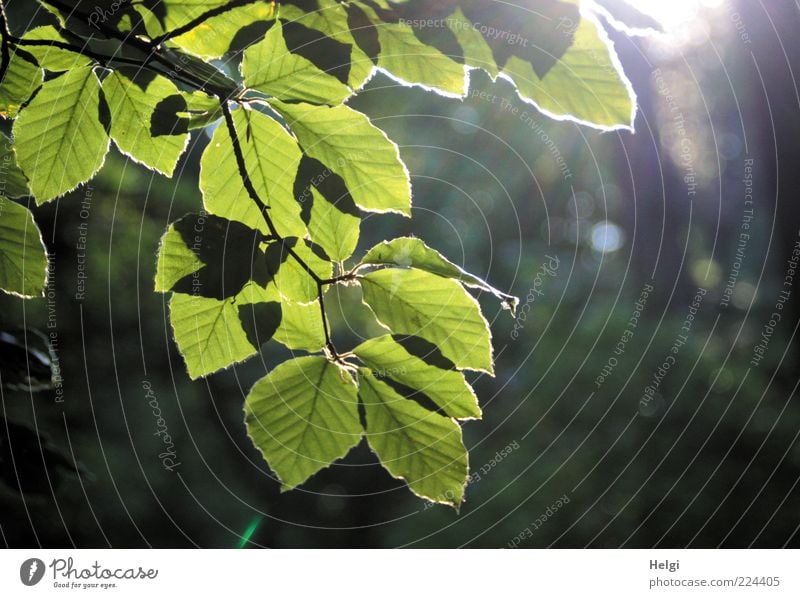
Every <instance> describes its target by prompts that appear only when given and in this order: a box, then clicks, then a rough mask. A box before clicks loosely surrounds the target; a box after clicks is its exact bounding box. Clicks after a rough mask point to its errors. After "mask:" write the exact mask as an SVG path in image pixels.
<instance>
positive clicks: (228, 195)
mask: <svg viewBox="0 0 800 598" xmlns="http://www.w3.org/2000/svg"><path fill="white" fill-rule="evenodd" d="M233 120H234V123H235V127H236V132H237V136H238V138H239V140H240V142H241V144H242V151H243V153H244V158H245V164H246V166H247V173H248V175H249V177H250V181H251V182H252V183H253V186H254V187H255V189H256V191H257V192H258V194H259V196H260V197H261V198H262V199H263V200H264V202H265V203H266V204H267V205H268V206H269V207H270V210H269V215H270V217H271V218H272V221H273V222H274V224H275V228H276V229H277V231H278V234H280V235H281V236H282V237H299V238H303V237H305V235H306V227H305V225H304V224H303V221H302V219H301V217H300V204H299V203H298V202H297V200H296V199H295V197H294V180H295V177H296V176H297V168H298V166H299V164H300V158H301V153H300V148H299V147H298V146H297V142H296V141H295V140H294V139H292V137H291V136H290V135H289V134H288V133H287V132H286V130H285V129H284V128H283V127H281V126H280V125H279V124H278V123H277V122H276V121H274V120H273V119H271V118H269V117H268V116H265V115H264V114H261V113H260V112H255V111H253V110H247V109H239V110H236V111H234V112H233ZM200 189H201V190H202V192H203V203H204V205H205V207H206V209H207V210H208V211H209V212H211V213H212V214H217V215H218V216H222V217H224V218H227V219H229V220H238V221H239V222H242V223H244V224H246V225H247V226H249V227H251V228H256V229H258V230H261V231H262V232H264V233H267V232H269V231H268V230H267V227H266V224H265V223H264V218H263V217H262V215H261V213H260V211H259V209H258V207H257V206H256V205H255V203H254V202H253V201H252V199H251V198H250V197H249V195H248V194H247V191H246V190H245V187H244V183H243V182H242V177H241V175H240V173H239V169H238V167H237V164H236V159H235V156H234V153H233V143H232V141H231V137H230V135H229V133H228V128H227V127H226V126H224V124H223V125H221V126H219V127H218V128H217V130H216V131H215V132H214V136H213V138H212V139H211V143H209V145H208V147H207V148H206V150H205V152H203V157H202V158H201V160H200Z"/></svg>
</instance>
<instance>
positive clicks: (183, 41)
mask: <svg viewBox="0 0 800 598" xmlns="http://www.w3.org/2000/svg"><path fill="white" fill-rule="evenodd" d="M274 17H275V6H274V4H271V3H267V2H253V3H252V4H248V5H246V6H239V7H235V8H231V9H230V10H227V11H225V12H223V13H221V14H219V15H216V16H213V17H211V18H209V19H206V20H204V21H203V22H202V23H200V24H198V25H197V26H196V27H194V28H193V29H192V30H191V31H188V32H187V33H184V34H183V35H180V36H177V37H174V38H172V40H171V41H172V42H173V43H175V44H176V45H178V46H180V47H181V48H182V49H184V50H186V51H187V52H191V53H192V54H195V55H196V56H199V57H200V58H204V59H206V60H212V59H215V58H219V57H220V56H222V55H223V54H226V53H227V52H228V51H230V50H231V45H232V43H233V42H234V40H235V39H236V37H237V34H239V33H240V32H241V31H242V30H243V29H245V28H247V27H252V26H253V25H254V24H255V23H258V22H263V21H270V20H272V19H273V18H274Z"/></svg>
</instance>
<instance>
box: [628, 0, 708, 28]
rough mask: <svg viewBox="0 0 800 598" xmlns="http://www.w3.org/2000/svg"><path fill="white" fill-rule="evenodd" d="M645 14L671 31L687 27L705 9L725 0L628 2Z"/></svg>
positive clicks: (640, 0) (643, 0)
mask: <svg viewBox="0 0 800 598" xmlns="http://www.w3.org/2000/svg"><path fill="white" fill-rule="evenodd" d="M627 2H628V4H631V5H633V6H635V7H636V8H638V9H639V10H641V11H642V12H644V13H647V14H648V15H650V16H652V17H653V18H655V19H656V20H657V21H658V22H659V23H661V24H662V25H663V26H664V28H665V29H666V30H667V31H669V30H670V29H675V28H678V27H681V26H683V25H686V24H687V23H689V22H690V21H692V20H693V19H694V18H696V17H697V15H698V13H699V12H700V11H701V10H702V9H704V8H715V7H718V6H719V5H720V4H722V2H723V0H627Z"/></svg>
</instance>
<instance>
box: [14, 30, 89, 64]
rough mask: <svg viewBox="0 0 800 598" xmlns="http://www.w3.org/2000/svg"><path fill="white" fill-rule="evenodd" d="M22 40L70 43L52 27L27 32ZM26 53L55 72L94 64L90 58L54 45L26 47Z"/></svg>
mask: <svg viewBox="0 0 800 598" xmlns="http://www.w3.org/2000/svg"><path fill="white" fill-rule="evenodd" d="M22 39H24V40H26V41H39V42H62V43H68V40H67V38H65V37H64V36H63V35H61V33H59V31H58V30H57V29H56V28H55V27H53V26H52V25H45V26H44V27H36V28H34V29H31V30H29V31H27V32H25V35H24V36H23V38H22ZM25 51H26V52H29V53H30V54H31V55H32V56H33V57H34V58H36V62H38V63H39V66H41V67H42V68H45V69H47V70H48V71H53V72H62V71H68V70H69V69H71V68H75V67H78V66H86V65H88V64H90V63H91V62H92V61H91V59H90V58H88V57H86V56H83V55H82V54H80V53H78V52H72V51H70V50H65V49H64V48H57V47H55V46H52V45H50V46H47V45H42V46H30V45H26V46H25Z"/></svg>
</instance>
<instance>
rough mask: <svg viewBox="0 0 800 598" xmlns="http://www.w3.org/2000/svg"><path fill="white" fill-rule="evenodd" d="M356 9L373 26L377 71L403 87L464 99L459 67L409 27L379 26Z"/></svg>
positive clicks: (464, 79)
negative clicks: (374, 28)
mask: <svg viewBox="0 0 800 598" xmlns="http://www.w3.org/2000/svg"><path fill="white" fill-rule="evenodd" d="M357 5H358V6H360V7H361V9H363V10H364V12H366V13H367V16H368V17H369V18H370V19H371V20H372V22H373V23H374V24H375V25H376V26H377V30H378V40H379V43H380V48H381V51H380V56H379V57H378V68H380V69H381V70H383V71H384V72H386V74H388V75H389V76H391V77H392V78H394V79H397V80H398V81H399V82H401V83H403V84H405V85H421V86H423V87H425V88H427V89H431V90H433V91H436V92H438V93H440V94H442V95H447V96H450V97H457V98H460V97H463V96H464V94H465V93H466V88H467V82H468V80H469V79H468V77H467V70H466V69H465V68H464V64H463V63H459V62H458V61H457V60H454V59H453V57H451V56H448V55H446V54H444V53H443V52H441V51H440V50H439V49H437V48H436V47H434V46H432V45H430V44H427V43H425V42H423V41H421V40H420V39H419V38H418V37H417V35H415V31H414V29H412V28H411V27H410V26H409V25H407V24H405V23H403V22H397V23H387V22H383V21H382V20H381V19H380V18H379V17H378V16H377V15H376V14H375V11H374V10H373V9H372V8H371V7H369V6H367V5H366V4H365V3H363V2H358V3H357Z"/></svg>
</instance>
